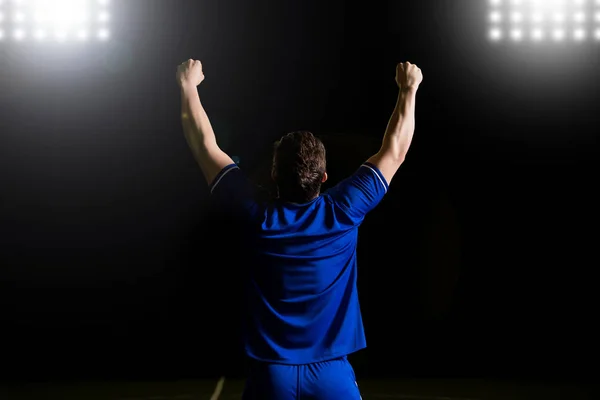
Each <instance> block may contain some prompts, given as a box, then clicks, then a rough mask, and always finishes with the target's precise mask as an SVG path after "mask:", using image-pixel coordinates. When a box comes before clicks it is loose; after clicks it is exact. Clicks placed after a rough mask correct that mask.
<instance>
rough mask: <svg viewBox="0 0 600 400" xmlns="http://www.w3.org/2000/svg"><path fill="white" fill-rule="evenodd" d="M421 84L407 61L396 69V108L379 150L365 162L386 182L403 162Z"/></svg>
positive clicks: (412, 126) (419, 71) (389, 180)
mask: <svg viewBox="0 0 600 400" xmlns="http://www.w3.org/2000/svg"><path fill="white" fill-rule="evenodd" d="M422 81H423V74H422V72H421V69H420V68H419V67H417V66H416V65H414V64H411V63H409V62H406V63H400V64H398V66H397V67H396V83H397V84H398V88H399V93H398V100H397V102H396V107H395V108H394V112H393V113H392V116H391V118H390V121H389V123H388V126H387V129H386V132H385V136H384V137H383V142H382V144H381V148H380V150H379V152H377V154H375V155H374V156H373V157H371V158H370V159H369V160H368V163H370V164H372V165H374V166H376V167H377V168H378V169H379V171H381V174H382V175H383V176H384V177H385V179H386V181H387V183H388V184H389V183H391V181H392V178H393V177H394V175H395V174H396V172H397V171H398V169H399V168H400V166H401V165H402V163H403V162H404V160H405V158H406V154H407V153H408V149H409V148H410V144H411V142H412V138H413V134H414V131H415V105H416V99H417V91H418V90H419V85H420V84H421V82H422Z"/></svg>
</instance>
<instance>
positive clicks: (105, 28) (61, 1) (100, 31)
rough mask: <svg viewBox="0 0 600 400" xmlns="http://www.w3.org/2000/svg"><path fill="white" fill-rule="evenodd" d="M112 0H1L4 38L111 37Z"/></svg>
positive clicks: (0, 22)
mask: <svg viewBox="0 0 600 400" xmlns="http://www.w3.org/2000/svg"><path fill="white" fill-rule="evenodd" d="M110 3H111V1H110V0H0V41H2V42H6V41H9V40H12V41H16V42H23V41H26V40H30V41H38V42H48V41H54V42H69V41H70V42H76V41H79V42H81V41H87V40H89V39H95V40H98V41H105V40H108V39H109V38H110V21H111V17H112V15H111V9H110V5H111V4H110Z"/></svg>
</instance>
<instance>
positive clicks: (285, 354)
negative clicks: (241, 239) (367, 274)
mask: <svg viewBox="0 0 600 400" xmlns="http://www.w3.org/2000/svg"><path fill="white" fill-rule="evenodd" d="M387 189H388V184H387V182H386V180H385V178H384V177H383V175H382V174H381V172H380V171H379V170H378V169H377V168H376V167H375V166H374V165H371V164H363V165H362V166H361V167H360V168H359V169H358V170H357V171H356V172H355V173H354V174H353V175H352V176H350V177H349V178H347V179H345V180H343V181H342V182H340V183H339V184H338V185H336V186H335V187H333V188H331V189H330V190H328V191H326V192H325V193H322V194H321V195H320V196H319V197H317V198H316V199H314V200H313V201H311V202H309V203H306V204H293V203H286V202H283V201H281V200H274V201H262V200H259V198H258V190H257V187H255V186H254V185H253V184H252V183H251V182H250V180H248V178H247V177H246V176H245V174H244V173H243V171H241V170H240V169H239V167H238V166H237V165H235V164H232V165H230V166H228V167H226V168H225V169H223V171H222V172H221V173H220V174H219V175H218V176H217V178H216V179H215V180H214V182H213V184H212V185H211V187H210V190H211V194H212V196H213V198H214V199H215V200H216V201H217V202H218V203H219V204H220V205H222V206H224V207H227V209H228V210H229V211H230V212H232V213H236V214H237V215H239V216H240V217H241V218H243V219H244V221H246V222H247V223H248V224H249V226H250V230H249V231H248V232H250V233H251V235H252V237H248V238H247V239H248V240H249V243H250V244H251V245H250V247H251V248H252V250H253V257H252V258H251V259H248V265H246V266H245V268H246V271H247V272H248V278H249V279H248V282H247V283H248V288H247V289H248V293H247V301H246V304H247V306H248V309H247V312H246V313H245V314H246V317H247V318H246V321H245V330H244V347H245V351H246V354H247V355H248V356H249V357H251V358H253V359H256V360H261V361H265V362H274V363H279V364H309V363H315V362H320V361H325V360H332V359H335V358H339V357H342V356H345V355H347V354H350V353H353V352H355V351H358V350H360V349H363V348H364V347H366V340H365V334H364V329H363V322H362V317H361V312H360V305H359V300H358V293H357V286H356V281H357V265H356V246H357V240H358V227H359V226H360V224H361V222H362V221H363V219H364V217H365V215H366V214H367V213H368V212H369V211H371V210H372V209H373V208H375V207H376V206H377V204H379V202H380V201H381V200H382V199H383V197H384V195H385V193H386V192H387Z"/></svg>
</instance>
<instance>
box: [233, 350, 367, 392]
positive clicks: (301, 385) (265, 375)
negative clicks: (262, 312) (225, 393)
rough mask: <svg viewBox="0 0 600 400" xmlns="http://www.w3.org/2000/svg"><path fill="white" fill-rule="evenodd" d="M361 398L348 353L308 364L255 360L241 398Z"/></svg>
mask: <svg viewBox="0 0 600 400" xmlns="http://www.w3.org/2000/svg"><path fill="white" fill-rule="evenodd" d="M300 399H313V400H340V399H344V400H360V399H361V396H360V390H359V388H358V384H357V383H356V376H355V375H354V370H353V369H352V366H351V365H350V363H349V362H348V360H347V359H346V357H342V358H338V359H335V360H330V361H323V362H319V363H313V364H305V365H285V364H272V363H262V362H254V363H252V365H251V366H250V372H249V376H248V379H247V380H246V387H245V388H244V394H243V396H242V400H300Z"/></svg>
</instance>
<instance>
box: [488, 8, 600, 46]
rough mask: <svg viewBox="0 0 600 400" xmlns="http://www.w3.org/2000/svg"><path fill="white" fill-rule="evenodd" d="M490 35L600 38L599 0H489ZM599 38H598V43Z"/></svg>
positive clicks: (538, 38) (536, 39)
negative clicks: (599, 32) (599, 36)
mask: <svg viewBox="0 0 600 400" xmlns="http://www.w3.org/2000/svg"><path fill="white" fill-rule="evenodd" d="M488 4H489V9H488V14H487V19H488V38H489V39H490V40H493V41H498V40H501V39H503V38H504V35H503V34H502V32H506V34H507V37H508V38H510V39H512V40H513V41H520V40H525V39H527V40H531V41H534V42H540V41H542V39H546V38H552V39H554V41H562V40H563V39H565V40H566V39H568V40H571V41H578V42H581V41H583V40H585V39H586V38H588V37H590V38H591V37H593V38H595V39H598V34H597V31H598V30H600V0H593V1H587V0H504V1H502V0H488ZM598 41H600V39H598V40H597V42H598Z"/></svg>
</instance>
